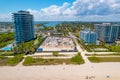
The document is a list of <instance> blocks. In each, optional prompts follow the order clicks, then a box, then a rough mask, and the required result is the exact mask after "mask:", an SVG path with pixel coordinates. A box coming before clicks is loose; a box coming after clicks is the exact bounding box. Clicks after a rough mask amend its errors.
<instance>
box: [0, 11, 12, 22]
mask: <svg viewBox="0 0 120 80" xmlns="http://www.w3.org/2000/svg"><path fill="white" fill-rule="evenodd" d="M0 21H1V22H2V21H11V13H8V14H0Z"/></svg>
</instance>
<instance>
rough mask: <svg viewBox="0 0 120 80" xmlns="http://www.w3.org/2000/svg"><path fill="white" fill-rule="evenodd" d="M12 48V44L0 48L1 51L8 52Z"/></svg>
mask: <svg viewBox="0 0 120 80" xmlns="http://www.w3.org/2000/svg"><path fill="white" fill-rule="evenodd" d="M12 47H13V46H12V44H9V45H7V46H6V47H4V48H2V49H1V50H4V51H10V50H12Z"/></svg>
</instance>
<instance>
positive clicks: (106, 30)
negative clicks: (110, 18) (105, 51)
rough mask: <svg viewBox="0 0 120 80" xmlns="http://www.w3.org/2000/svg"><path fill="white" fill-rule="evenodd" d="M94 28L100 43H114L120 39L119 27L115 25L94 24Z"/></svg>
mask: <svg viewBox="0 0 120 80" xmlns="http://www.w3.org/2000/svg"><path fill="white" fill-rule="evenodd" d="M94 28H95V32H96V33H98V39H99V40H100V41H103V42H106V43H114V42H115V41H116V40H117V39H118V38H120V26H119V25H117V24H110V23H103V24H95V26H94Z"/></svg>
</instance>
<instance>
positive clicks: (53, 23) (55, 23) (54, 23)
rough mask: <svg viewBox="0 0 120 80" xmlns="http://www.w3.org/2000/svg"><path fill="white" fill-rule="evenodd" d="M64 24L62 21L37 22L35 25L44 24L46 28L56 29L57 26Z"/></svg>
mask: <svg viewBox="0 0 120 80" xmlns="http://www.w3.org/2000/svg"><path fill="white" fill-rule="evenodd" d="M60 23H62V21H36V22H34V24H44V25H45V26H50V27H55V26H56V25H57V24H60Z"/></svg>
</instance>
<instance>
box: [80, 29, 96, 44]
mask: <svg viewBox="0 0 120 80" xmlns="http://www.w3.org/2000/svg"><path fill="white" fill-rule="evenodd" d="M97 37H98V36H97V33H95V32H93V31H91V30H84V31H80V39H82V40H84V41H85V43H87V44H96V43H97Z"/></svg>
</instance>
